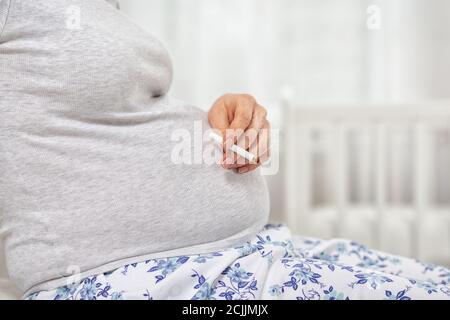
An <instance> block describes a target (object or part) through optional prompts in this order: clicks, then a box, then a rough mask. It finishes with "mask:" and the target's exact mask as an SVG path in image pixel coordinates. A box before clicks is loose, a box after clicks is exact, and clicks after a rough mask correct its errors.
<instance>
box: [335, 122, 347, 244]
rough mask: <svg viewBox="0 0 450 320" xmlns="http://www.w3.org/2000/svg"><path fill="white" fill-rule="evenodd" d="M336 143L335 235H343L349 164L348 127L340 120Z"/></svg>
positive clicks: (336, 130) (345, 219)
mask: <svg viewBox="0 0 450 320" xmlns="http://www.w3.org/2000/svg"><path fill="white" fill-rule="evenodd" d="M333 129H334V133H335V134H334V137H335V139H334V143H333V146H332V148H333V152H332V155H333V154H334V155H336V161H335V162H334V170H333V172H334V179H335V180H334V182H335V193H336V204H337V212H336V222H337V223H336V230H335V234H334V236H336V237H341V236H342V235H343V232H344V228H345V224H346V222H347V213H348V210H347V207H348V185H349V182H348V166H347V128H346V126H345V123H343V122H338V123H337V124H336V125H335V126H334V128H333Z"/></svg>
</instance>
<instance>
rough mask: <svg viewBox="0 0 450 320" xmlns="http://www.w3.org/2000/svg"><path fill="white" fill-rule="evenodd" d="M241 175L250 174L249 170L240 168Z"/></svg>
mask: <svg viewBox="0 0 450 320" xmlns="http://www.w3.org/2000/svg"><path fill="white" fill-rule="evenodd" d="M238 172H239V173H247V172H248V168H240V169H239V171H238Z"/></svg>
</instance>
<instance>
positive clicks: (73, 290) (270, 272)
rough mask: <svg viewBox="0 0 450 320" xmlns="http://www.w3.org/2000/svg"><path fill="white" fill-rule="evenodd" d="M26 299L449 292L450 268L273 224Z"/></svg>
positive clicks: (386, 296)
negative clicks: (219, 247) (199, 250)
mask: <svg viewBox="0 0 450 320" xmlns="http://www.w3.org/2000/svg"><path fill="white" fill-rule="evenodd" d="M27 299H30V300H33V299H54V300H106V299H108V300H122V299H145V300H153V299H193V300H252V299H293V300H351V299H377V300H412V299H450V270H449V269H446V268H444V267H440V266H436V265H433V264H428V263H422V262H419V261H415V260H412V259H408V258H402V257H396V256H392V255H389V254H386V253H382V252H378V251H375V250H370V249H369V248H367V247H366V246H364V245H361V244H358V243H356V242H353V241H348V240H341V239H335V240H329V241H324V240H319V239H313V238H306V237H299V236H294V237H292V236H291V235H290V232H289V230H288V229H287V228H286V227H285V226H284V225H281V224H269V225H267V226H266V227H265V228H264V230H262V231H261V232H260V233H259V234H258V235H256V236H255V238H254V239H253V240H252V241H248V242H246V243H243V244H241V245H238V246H235V247H233V248H230V249H227V250H224V251H221V252H211V253H207V254H200V255H192V256H179V257H169V258H162V259H151V260H146V261H141V262H136V263H133V264H128V265H125V266H123V267H121V268H118V269H116V270H111V271H109V272H106V273H103V274H99V275H94V276H91V277H87V278H85V279H83V280H81V281H79V282H78V283H73V284H70V285H66V286H62V287H59V288H56V289H54V290H50V291H40V292H35V293H33V294H31V295H29V296H28V298H27Z"/></svg>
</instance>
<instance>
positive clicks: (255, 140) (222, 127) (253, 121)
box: [208, 94, 270, 174]
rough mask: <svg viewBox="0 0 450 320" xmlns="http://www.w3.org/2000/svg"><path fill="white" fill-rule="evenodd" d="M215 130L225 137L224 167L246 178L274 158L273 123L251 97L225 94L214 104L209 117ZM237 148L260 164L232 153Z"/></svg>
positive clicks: (265, 111) (263, 109)
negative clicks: (271, 124) (243, 150)
mask: <svg viewBox="0 0 450 320" xmlns="http://www.w3.org/2000/svg"><path fill="white" fill-rule="evenodd" d="M208 120H209V124H210V126H211V128H212V129H215V130H218V131H220V133H221V135H222V137H224V139H223V141H224V145H223V150H224V155H223V161H222V166H223V167H224V168H225V169H233V170H236V171H237V172H238V173H241V174H244V173H247V172H251V171H253V170H255V169H256V168H258V167H259V166H260V165H261V164H263V163H264V162H265V161H267V160H268V159H269V157H270V123H269V121H268V120H267V110H266V109H265V108H264V107H262V106H260V105H259V104H258V103H257V101H256V100H255V98H254V97H252V96H251V95H248V94H225V95H223V96H221V97H220V98H219V99H217V100H216V102H214V104H213V106H212V107H211V110H210V111H209V113H208ZM233 144H237V145H238V146H240V147H242V148H243V149H245V150H247V151H249V152H251V153H252V154H254V155H256V156H257V159H258V160H257V162H256V163H250V162H249V161H248V160H246V159H244V158H242V157H240V156H238V155H237V154H235V153H234V152H232V151H231V150H230V148H231V146H232V145H233Z"/></svg>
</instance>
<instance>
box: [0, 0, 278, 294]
mask: <svg viewBox="0 0 450 320" xmlns="http://www.w3.org/2000/svg"><path fill="white" fill-rule="evenodd" d="M0 31H1V36H0V235H1V236H2V238H3V240H4V245H5V252H6V259H7V266H8V272H9V275H10V277H11V279H12V280H13V281H14V282H15V283H16V284H17V286H18V287H19V288H20V289H21V290H23V291H24V292H26V293H31V292H34V291H38V290H47V289H53V288H56V287H58V286H61V285H65V284H66V282H68V281H67V280H68V277H69V276H71V275H72V274H73V272H74V271H76V270H77V269H79V270H80V272H81V274H80V275H79V276H81V277H84V276H90V275H93V274H98V273H102V272H106V271H109V270H112V269H114V268H117V267H120V266H122V265H125V264H128V263H132V262H138V261H144V260H146V259H149V258H157V257H169V256H177V255H189V254H197V253H204V252H211V251H217V250H222V249H225V248H227V247H229V246H233V245H237V244H239V243H241V242H243V241H246V240H248V239H249V238H250V237H252V236H254V235H255V233H257V232H258V231H259V230H261V229H262V227H263V226H264V224H265V223H266V222H267V219H268V213H269V212H268V211H269V202H268V194H267V188H266V185H265V182H264V180H263V177H261V175H260V174H258V173H257V172H256V173H252V174H247V175H239V174H236V173H234V172H232V171H226V170H224V169H223V168H221V167H220V166H218V165H216V164H213V165H208V164H205V163H203V164H192V165H188V164H175V163H174V162H173V161H171V153H172V151H173V148H174V145H175V144H176V142H174V141H172V140H171V134H172V132H174V130H176V129H180V128H184V129H187V130H189V132H192V131H193V128H194V122H195V121H201V123H202V124H203V128H204V130H206V128H208V124H207V119H206V116H205V113H204V112H202V111H201V110H200V109H197V108H195V107H192V106H189V105H187V104H185V103H183V102H180V101H177V100H174V99H171V98H169V97H168V96H167V92H168V90H169V86H170V83H171V77H172V70H171V63H170V59H169V56H168V54H167V52H166V51H165V49H164V48H163V47H162V45H161V44H160V43H159V42H158V41H157V40H155V39H154V38H153V37H151V36H149V35H148V34H147V33H145V32H144V31H143V30H142V29H140V28H139V27H138V26H137V25H135V24H134V23H132V22H131V20H129V19H128V18H127V17H126V16H124V15H123V14H122V13H121V12H119V11H117V10H116V9H115V8H113V7H112V6H111V5H110V4H108V3H107V2H106V1H104V0H32V1H31V0H0ZM193 76H195V75H193ZM205 143H206V142H205ZM70 279H71V278H70Z"/></svg>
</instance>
